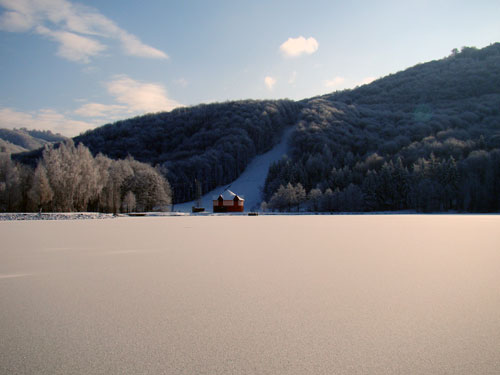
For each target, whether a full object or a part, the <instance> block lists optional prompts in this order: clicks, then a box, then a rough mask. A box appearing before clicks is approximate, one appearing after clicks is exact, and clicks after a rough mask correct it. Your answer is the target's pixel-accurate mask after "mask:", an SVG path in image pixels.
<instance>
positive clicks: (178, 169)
mask: <svg viewBox="0 0 500 375" xmlns="http://www.w3.org/2000/svg"><path fill="white" fill-rule="evenodd" d="M292 125H293V126H294V130H293V132H292V134H291V136H290V142H289V152H288V156H287V157H284V158H282V159H281V160H278V161H276V162H274V163H273V164H272V165H271V166H270V168H269V169H267V168H263V170H262V171H260V173H261V175H262V176H266V175H267V178H266V181H265V185H264V188H263V193H264V199H265V200H266V201H267V203H266V205H265V206H267V207H268V208H270V209H273V210H294V209H295V210H297V209H299V207H301V208H302V209H304V207H307V209H310V210H314V211H379V210H403V209H414V210H423V211H448V210H458V211H498V210H500V198H499V197H500V170H499V169H500V168H499V166H500V43H496V44H494V45H491V46H489V47H486V48H483V49H480V50H478V49H475V48H470V47H464V48H463V49H462V50H461V51H460V52H459V51H454V52H453V53H452V54H451V55H450V56H448V57H445V58H443V59H441V60H437V61H432V62H428V63H423V64H418V65H416V66H414V67H411V68H409V69H406V70H404V71H402V72H398V73H395V74H391V75H389V76H387V77H384V78H381V79H378V80H376V81H375V82H373V83H371V84H369V85H364V86H361V87H358V88H355V89H352V90H345V91H341V92H335V93H332V94H328V95H323V96H318V97H314V98H311V99H305V100H302V101H299V102H294V101H290V100H279V101H255V100H245V101H237V102H226V103H214V104H208V105H198V106H194V107H189V108H179V109H176V110H173V111H172V112H168V113H156V114H149V115H145V116H140V117H136V118H132V119H128V120H123V121H119V122H117V123H114V124H109V125H105V126H103V127H100V128H97V129H95V130H92V131H88V132H87V133H85V134H83V135H81V136H78V137H76V138H74V141H75V143H79V142H82V143H84V144H85V145H86V146H87V147H88V148H89V149H90V150H91V152H92V153H93V154H94V155H96V154H98V153H103V154H105V155H107V156H108V157H111V158H115V159H116V158H125V157H127V156H128V155H130V156H132V157H134V158H135V159H137V160H139V161H141V162H145V163H149V164H151V165H154V166H156V167H157V169H158V170H159V171H160V172H161V173H163V175H164V176H166V177H167V179H168V181H169V182H170V184H171V186H172V188H173V191H174V202H175V203H176V204H177V203H181V202H186V201H190V200H192V199H194V196H195V190H196V189H195V181H196V180H197V181H199V182H200V183H201V189H202V194H206V193H209V192H210V191H212V190H213V189H215V188H217V187H220V186H224V185H228V184H230V183H231V182H233V181H235V180H236V179H237V178H238V177H239V176H240V175H241V174H242V173H243V172H244V171H245V169H246V168H247V166H248V165H249V164H250V163H251V162H252V160H254V158H255V157H256V156H257V155H261V154H263V153H265V152H267V151H269V150H270V149H271V148H272V147H274V146H275V145H276V144H278V143H279V142H280V140H281V139H282V136H283V132H284V130H285V129H286V128H288V127H290V126H292ZM40 156H41V152H40V151H35V152H32V153H29V154H25V155H22V156H17V158H18V160H23V161H24V162H31V164H32V165H34V164H35V163H34V161H36V159H37V158H38V157H40ZM264 169H265V170H264ZM268 172H269V173H268ZM303 203H307V206H306V205H304V204H303Z"/></svg>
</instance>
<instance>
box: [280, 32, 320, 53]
mask: <svg viewBox="0 0 500 375" xmlns="http://www.w3.org/2000/svg"><path fill="white" fill-rule="evenodd" d="M318 47H319V43H318V41H317V40H316V39H314V38H313V37H309V38H307V39H306V38H304V37H303V36H299V37H298V38H288V40H287V41H286V42H284V43H283V44H282V45H281V46H280V51H281V52H282V53H283V55H284V56H286V57H298V56H301V55H304V54H306V55H310V54H312V53H314V52H316V51H317V50H318Z"/></svg>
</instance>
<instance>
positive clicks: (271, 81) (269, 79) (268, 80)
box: [264, 76, 276, 91]
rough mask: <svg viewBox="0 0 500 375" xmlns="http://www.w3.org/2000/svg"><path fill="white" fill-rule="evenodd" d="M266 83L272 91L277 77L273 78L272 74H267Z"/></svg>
mask: <svg viewBox="0 0 500 375" xmlns="http://www.w3.org/2000/svg"><path fill="white" fill-rule="evenodd" d="M264 84H265V85H266V87H267V89H268V90H269V91H272V89H273V88H274V85H275V84H276V78H273V77H271V76H266V77H265V78H264Z"/></svg>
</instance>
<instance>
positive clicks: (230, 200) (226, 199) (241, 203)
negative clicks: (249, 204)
mask: <svg viewBox="0 0 500 375" xmlns="http://www.w3.org/2000/svg"><path fill="white" fill-rule="evenodd" d="M213 207H214V212H243V210H244V208H245V200H244V199H243V198H241V197H240V196H238V195H237V194H235V193H233V192H232V191H231V190H228V189H226V190H225V191H224V192H223V193H222V194H220V195H219V197H218V198H217V199H215V200H214V201H213Z"/></svg>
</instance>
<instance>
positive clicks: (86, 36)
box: [0, 0, 168, 63]
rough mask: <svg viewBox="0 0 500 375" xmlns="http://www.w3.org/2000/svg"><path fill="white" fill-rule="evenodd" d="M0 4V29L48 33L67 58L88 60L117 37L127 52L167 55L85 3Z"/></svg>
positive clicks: (16, 0)
mask: <svg viewBox="0 0 500 375" xmlns="http://www.w3.org/2000/svg"><path fill="white" fill-rule="evenodd" d="M0 6H2V7H3V8H5V12H4V13H2V14H1V15H0V29H1V30H5V31H10V32H29V31H32V32H35V33H36V34H40V35H43V36H45V37H48V38H50V39H52V40H54V41H55V42H57V43H59V50H58V55H59V56H61V57H63V58H66V59H68V60H71V61H78V62H83V63H88V62H89V61H90V58H91V57H93V56H96V55H98V54H99V53H101V52H102V51H104V50H105V49H106V48H107V46H106V45H105V44H104V43H105V41H106V40H108V41H109V40H115V41H118V42H119V43H120V44H121V46H122V49H123V51H124V53H125V54H127V55H131V56H139V57H145V58H159V59H166V58H168V56H167V54H166V53H165V52H163V51H160V50H158V49H156V48H154V47H151V46H149V45H147V44H144V43H143V42H141V41H140V40H139V38H138V37H137V36H135V35H132V34H130V33H128V32H127V31H125V30H123V29H121V28H120V27H119V26H117V25H116V24H115V23H114V22H113V21H112V20H110V19H108V18H107V17H105V16H103V15H102V14H101V13H99V11H98V10H96V9H94V8H91V7H88V6H85V5H81V4H77V3H72V2H70V1H68V0H0Z"/></svg>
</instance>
